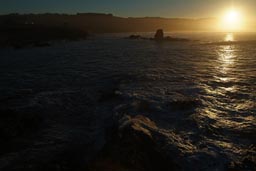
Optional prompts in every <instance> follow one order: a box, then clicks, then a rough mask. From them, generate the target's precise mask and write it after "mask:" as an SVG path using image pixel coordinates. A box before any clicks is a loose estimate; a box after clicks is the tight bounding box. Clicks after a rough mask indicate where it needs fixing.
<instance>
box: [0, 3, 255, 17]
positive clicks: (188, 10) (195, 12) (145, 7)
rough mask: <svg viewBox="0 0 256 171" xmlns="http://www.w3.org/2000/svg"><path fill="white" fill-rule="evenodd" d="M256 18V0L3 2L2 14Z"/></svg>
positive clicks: (0, 5) (1, 5)
mask: <svg viewBox="0 0 256 171" xmlns="http://www.w3.org/2000/svg"><path fill="white" fill-rule="evenodd" d="M232 4H234V6H235V7H236V8H239V9H241V10H242V11H245V12H246V13H247V15H250V16H251V17H252V18H256V10H255V9H254V8H255V7H256V0H0V13H1V14H6V13H46V12H50V13H77V12H97V13H112V14H114V15H117V16H123V17H128V16H131V17H136V16H140V17H145V16H155V17H187V18H205V17H218V16H219V15H220V13H221V12H223V11H224V10H225V9H228V8H230V7H232Z"/></svg>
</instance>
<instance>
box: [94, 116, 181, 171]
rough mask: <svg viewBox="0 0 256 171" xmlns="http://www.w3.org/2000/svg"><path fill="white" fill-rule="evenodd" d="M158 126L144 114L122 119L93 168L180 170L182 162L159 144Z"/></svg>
mask: <svg viewBox="0 0 256 171" xmlns="http://www.w3.org/2000/svg"><path fill="white" fill-rule="evenodd" d="M155 129H157V126H156V124H155V123H154V122H152V121H151V120H150V119H148V118H147V117H144V116H141V115H138V116H135V117H133V118H132V117H130V116H125V117H124V118H122V119H120V121H119V123H118V125H117V126H116V127H115V128H114V129H113V130H112V131H111V135H110V136H109V137H110V138H109V140H108V141H107V144H106V145H105V147H104V148H103V150H102V151H101V152H100V154H99V155H98V156H97V157H96V159H95V160H94V161H93V162H92V163H91V164H90V166H89V168H90V170H91V171H120V170H127V171H156V170H167V171H168V170H177V169H178V166H177V165H176V164H175V163H174V162H172V161H171V160H169V159H168V158H167V157H166V156H165V155H164V154H163V153H161V152H160V151H159V149H158V148H157V145H156V140H155V139H154V138H153V135H152V132H151V131H153V130H155Z"/></svg>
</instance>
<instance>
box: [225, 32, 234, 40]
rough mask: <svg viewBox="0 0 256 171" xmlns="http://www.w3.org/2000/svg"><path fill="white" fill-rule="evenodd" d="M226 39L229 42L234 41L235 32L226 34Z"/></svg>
mask: <svg viewBox="0 0 256 171" xmlns="http://www.w3.org/2000/svg"><path fill="white" fill-rule="evenodd" d="M225 41H227V42H232V41H234V35H233V33H228V34H227V35H226V36H225Z"/></svg>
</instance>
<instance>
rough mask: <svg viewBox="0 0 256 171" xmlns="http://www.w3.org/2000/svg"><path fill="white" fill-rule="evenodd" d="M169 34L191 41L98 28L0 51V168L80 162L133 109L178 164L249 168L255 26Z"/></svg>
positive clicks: (255, 118) (255, 152)
mask: <svg viewBox="0 0 256 171" xmlns="http://www.w3.org/2000/svg"><path fill="white" fill-rule="evenodd" d="M140 34H142V35H144V36H148V37H149V36H152V35H153V33H140ZM167 35H170V36H174V37H182V38H189V39H191V40H193V41H188V42H156V41H152V40H129V39H125V38H124V37H126V36H128V34H105V35H95V36H92V37H91V38H89V39H88V40H85V41H78V42H53V43H52V46H50V47H43V48H36V47H35V48H24V49H16V50H14V49H11V48H2V49H0V94H1V96H0V101H1V103H0V109H1V115H2V116H0V118H2V119H1V120H2V121H0V122H2V123H1V125H2V126H0V127H1V129H2V130H3V131H2V132H1V134H3V137H4V138H3V139H2V140H1V141H2V144H3V145H2V147H1V148H0V149H2V150H0V151H2V152H1V153H0V170H1V169H6V168H7V169H10V168H11V169H17V168H27V167H32V166H33V165H37V166H38V165H39V164H38V163H40V164H42V163H54V162H52V161H55V159H56V158H57V159H59V158H61V161H68V160H71V159H70V158H72V159H73V160H77V161H76V162H74V161H73V160H72V164H73V165H76V166H79V167H82V166H81V165H82V164H81V163H83V162H88V161H90V160H91V158H93V157H95V154H96V153H97V152H98V151H100V150H101V148H103V147H104V145H105V144H106V142H107V141H108V139H107V138H106V136H107V133H106V130H108V129H109V128H110V127H112V126H113V125H114V124H116V119H117V118H122V117H125V116H130V117H136V116H138V115H141V116H144V117H146V118H149V119H150V120H151V121H152V122H154V123H155V125H156V128H154V132H156V133H157V135H156V137H158V138H156V139H155V141H156V144H157V147H159V149H160V151H163V152H164V154H165V155H166V156H168V157H169V158H171V159H172V160H174V161H175V162H176V163H177V164H178V165H180V167H181V168H182V169H183V170H194V169H195V168H196V169H195V170H228V169H236V170H254V169H256V168H255V166H256V165H255V164H256V161H255V160H256V159H255V156H256V146H255V144H256V136H255V135H256V41H255V40H256V34H255V33H201V32H198V33H187V32H184V33H167ZM229 41H235V42H236V43H232V42H229ZM23 117H24V118H23ZM17 118H18V119H17ZM149 130H150V129H149ZM158 140H159V141H158ZM160 140H161V142H160ZM63 154H65V155H63ZM49 156H51V157H49ZM52 156H54V157H52ZM60 156H61V157H60ZM63 156H65V157H64V158H65V159H63V158H62V157H63ZM68 156H69V157H70V156H72V157H70V158H69V157H68ZM55 163H56V162H55ZM57 163H58V162H57ZM58 164H59V163H58ZM52 165H54V164H52ZM52 165H51V166H49V167H53V166H52ZM63 165H65V166H66V167H68V166H69V165H70V164H69V165H68V166H67V164H66V163H65V164H63ZM73 165H72V166H73ZM54 167H55V165H54Z"/></svg>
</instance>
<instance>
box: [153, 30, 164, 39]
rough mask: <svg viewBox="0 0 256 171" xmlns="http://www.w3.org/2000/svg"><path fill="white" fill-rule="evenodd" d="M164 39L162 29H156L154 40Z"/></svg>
mask: <svg viewBox="0 0 256 171" xmlns="http://www.w3.org/2000/svg"><path fill="white" fill-rule="evenodd" d="M163 39H164V31H163V30H162V29H158V30H157V31H156V34H155V40H163Z"/></svg>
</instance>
